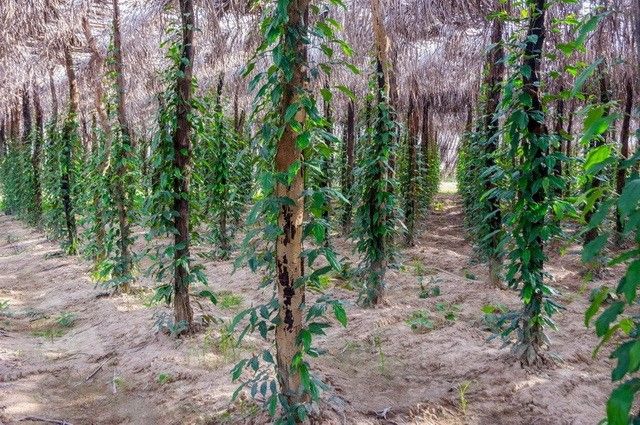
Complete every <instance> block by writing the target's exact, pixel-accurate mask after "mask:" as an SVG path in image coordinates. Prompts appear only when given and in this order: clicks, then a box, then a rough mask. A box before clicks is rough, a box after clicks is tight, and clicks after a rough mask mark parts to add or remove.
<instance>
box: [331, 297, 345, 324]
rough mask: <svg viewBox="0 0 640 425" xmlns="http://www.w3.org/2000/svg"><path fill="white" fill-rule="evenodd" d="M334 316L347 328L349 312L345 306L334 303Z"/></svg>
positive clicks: (337, 302)
mask: <svg viewBox="0 0 640 425" xmlns="http://www.w3.org/2000/svg"><path fill="white" fill-rule="evenodd" d="M333 314H334V315H335V316H336V320H338V322H340V324H341V325H342V326H343V327H345V328H346V327H347V322H348V318H347V312H346V311H345V310H344V306H343V305H342V303H340V302H339V301H336V302H334V303H333Z"/></svg>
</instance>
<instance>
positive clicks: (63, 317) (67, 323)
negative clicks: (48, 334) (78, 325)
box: [56, 311, 76, 328]
mask: <svg viewBox="0 0 640 425" xmlns="http://www.w3.org/2000/svg"><path fill="white" fill-rule="evenodd" d="M75 321H76V315H75V314H74V313H71V312H66V311H65V312H64V313H61V314H60V315H59V316H58V317H57V318H56V323H57V324H58V325H60V326H62V327H63V328H70V327H71V326H73V324H74V323H75Z"/></svg>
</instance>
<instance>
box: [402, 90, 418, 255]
mask: <svg viewBox="0 0 640 425" xmlns="http://www.w3.org/2000/svg"><path fill="white" fill-rule="evenodd" d="M414 97H415V96H414V94H413V93H411V94H410V95H409V109H408V112H407V157H406V162H407V163H406V176H405V178H406V182H405V185H404V186H405V187H404V192H405V199H404V222H405V226H406V228H407V230H406V233H405V243H406V245H407V246H415V228H416V215H417V212H418V207H417V197H418V190H417V189H418V185H417V183H418V182H417V178H418V156H417V144H418V123H419V119H418V111H417V110H418V108H417V105H415V102H414Z"/></svg>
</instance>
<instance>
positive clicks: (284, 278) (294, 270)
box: [275, 0, 309, 406]
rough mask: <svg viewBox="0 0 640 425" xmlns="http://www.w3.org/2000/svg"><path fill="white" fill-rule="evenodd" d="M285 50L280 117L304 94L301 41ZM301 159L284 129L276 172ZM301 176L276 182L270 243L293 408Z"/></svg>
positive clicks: (295, 13) (283, 387)
mask: <svg viewBox="0 0 640 425" xmlns="http://www.w3.org/2000/svg"><path fill="white" fill-rule="evenodd" d="M308 7H309V1H308V0H293V1H291V2H290V3H289V6H288V9H287V12H288V16H289V21H288V22H287V24H286V25H287V27H288V28H287V29H286V30H285V31H286V32H287V33H290V32H293V33H296V34H299V35H300V37H302V34H306V31H307V29H306V27H307V14H308ZM286 43H287V45H286V46H285V50H287V51H288V52H290V54H292V55H295V59H294V64H293V69H292V71H293V75H292V78H291V80H290V81H288V82H285V83H284V85H283V94H282V100H281V102H280V111H281V112H282V114H284V112H285V111H286V110H287V109H288V108H289V106H290V105H292V104H294V103H297V102H298V98H299V92H300V90H301V89H304V87H305V83H306V80H307V75H306V64H307V52H306V48H305V45H304V44H303V40H302V38H298V37H296V38H294V40H293V41H287V42H286ZM295 119H296V120H297V121H298V122H300V123H302V122H304V121H305V119H306V115H305V111H304V109H299V110H298V111H297V113H296V115H295ZM300 160H302V152H301V151H300V149H299V148H298V146H297V145H296V132H295V131H294V130H293V129H292V128H291V126H290V125H287V126H286V127H285V129H284V132H283V134H282V136H281V138H280V140H278V143H277V147H276V157H275V168H276V172H279V173H284V172H286V171H287V170H288V169H289V168H290V167H291V166H292V165H293V164H294V163H295V162H296V161H300ZM303 191H304V176H303V174H302V170H299V171H298V172H297V173H296V175H295V176H294V178H293V181H292V182H291V184H290V185H285V184H282V183H278V184H277V185H276V196H277V197H280V198H288V199H290V200H291V201H292V202H291V203H290V204H286V205H285V204H283V205H282V206H281V207H280V213H279V214H278V226H279V227H280V228H281V229H282V234H281V235H279V236H278V238H277V241H276V273H277V291H278V301H279V305H280V308H279V312H278V317H279V319H280V320H279V322H278V324H277V325H276V361H277V374H278V381H279V383H280V391H281V393H282V394H283V395H284V396H285V397H286V398H287V401H288V402H289V405H291V406H293V405H296V404H298V403H301V402H304V401H306V397H304V395H303V393H302V391H301V385H300V384H301V381H300V374H298V373H297V372H296V371H294V370H292V369H291V363H292V360H293V357H294V356H295V355H296V353H298V352H299V351H300V345H299V343H298V335H299V333H300V330H301V329H302V326H303V316H302V313H303V312H302V305H303V304H304V300H305V287H304V285H299V284H298V280H299V279H300V278H301V277H302V276H304V265H303V260H304V259H303V258H302V225H303V216H304V194H303Z"/></svg>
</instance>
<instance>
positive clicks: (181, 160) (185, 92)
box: [173, 0, 194, 332]
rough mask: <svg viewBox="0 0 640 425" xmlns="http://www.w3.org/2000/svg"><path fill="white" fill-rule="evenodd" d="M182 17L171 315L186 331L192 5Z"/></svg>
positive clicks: (189, 316) (189, 320) (183, 6)
mask: <svg viewBox="0 0 640 425" xmlns="http://www.w3.org/2000/svg"><path fill="white" fill-rule="evenodd" d="M180 16H181V18H182V53H181V57H182V60H181V61H180V65H179V71H180V72H179V74H178V81H177V85H176V90H177V93H176V94H177V97H178V104H177V107H176V129H175V133H174V135H173V148H174V160H173V168H174V170H176V171H177V172H179V174H180V177H176V178H174V187H173V190H174V196H175V201H174V206H173V209H174V211H175V212H176V213H177V215H176V217H175V219H174V226H175V232H176V233H175V236H174V243H175V245H176V250H175V256H174V264H175V267H174V268H175V272H174V283H173V285H174V300H173V307H174V315H175V322H176V324H177V323H184V324H186V327H187V329H186V331H187V332H190V331H191V330H192V326H193V310H192V309H191V304H190V303H189V260H190V251H189V243H190V235H189V180H190V168H191V140H190V132H191V122H190V121H189V114H190V113H191V84H192V75H193V27H194V16H193V2H192V0H180Z"/></svg>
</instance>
